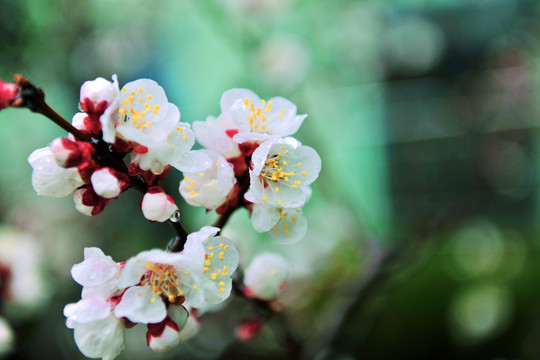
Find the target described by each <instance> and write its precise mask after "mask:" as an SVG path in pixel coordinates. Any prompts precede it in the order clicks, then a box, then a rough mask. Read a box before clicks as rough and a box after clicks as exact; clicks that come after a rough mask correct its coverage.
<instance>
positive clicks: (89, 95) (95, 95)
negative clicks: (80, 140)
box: [80, 77, 118, 115]
mask: <svg viewBox="0 0 540 360" xmlns="http://www.w3.org/2000/svg"><path fill="white" fill-rule="evenodd" d="M117 96H118V87H117V86H116V85H115V84H114V83H112V82H110V81H109V80H106V79H104V78H102V77H98V78H96V79H95V80H92V81H85V82H84V84H83V85H82V86H81V94H80V102H81V107H82V108H83V110H84V111H85V112H86V113H88V114H92V115H101V114H103V113H104V112H105V109H106V108H107V107H108V106H109V104H110V103H111V102H112V101H113V100H114V99H115V98H116V97H117Z"/></svg>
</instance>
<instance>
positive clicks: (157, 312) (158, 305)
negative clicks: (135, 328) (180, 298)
mask: <svg viewBox="0 0 540 360" xmlns="http://www.w3.org/2000/svg"><path fill="white" fill-rule="evenodd" d="M166 315H167V310H166V308H165V304H164V303H163V301H162V300H161V297H160V296H158V295H156V293H154V292H153V291H152V290H151V289H150V288H148V287H146V286H134V287H130V288H129V289H127V290H126V292H125V293H124V294H123V295H122V300H120V303H119V304H118V305H117V306H116V308H115V309H114V316H116V317H126V318H128V319H129V320H130V321H132V322H135V323H143V324H148V323H158V322H160V321H161V320H163V319H164V318H165V316H166Z"/></svg>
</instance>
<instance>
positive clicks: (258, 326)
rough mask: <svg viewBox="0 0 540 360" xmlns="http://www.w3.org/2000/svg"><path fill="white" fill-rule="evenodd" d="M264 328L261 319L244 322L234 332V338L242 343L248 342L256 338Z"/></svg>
mask: <svg viewBox="0 0 540 360" xmlns="http://www.w3.org/2000/svg"><path fill="white" fill-rule="evenodd" d="M263 326H264V322H263V321H262V320H261V319H248V320H244V321H243V322H242V323H241V324H240V325H238V326H237V327H236V329H235V331H234V334H235V335H236V338H237V339H238V340H240V341H242V342H250V341H252V340H253V339H255V337H257V336H258V335H259V334H260V333H261V331H262V328H263Z"/></svg>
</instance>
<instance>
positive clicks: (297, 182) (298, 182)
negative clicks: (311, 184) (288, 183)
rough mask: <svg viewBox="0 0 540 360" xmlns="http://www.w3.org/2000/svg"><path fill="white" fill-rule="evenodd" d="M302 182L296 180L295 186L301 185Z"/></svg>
mask: <svg viewBox="0 0 540 360" xmlns="http://www.w3.org/2000/svg"><path fill="white" fill-rule="evenodd" d="M301 183H302V182H301V181H300V180H295V181H294V185H300V184H301Z"/></svg>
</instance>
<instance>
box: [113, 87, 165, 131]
mask: <svg viewBox="0 0 540 360" xmlns="http://www.w3.org/2000/svg"><path fill="white" fill-rule="evenodd" d="M121 91H122V93H123V94H122V98H123V100H122V105H121V106H120V109H119V110H118V112H119V113H120V114H122V115H124V116H125V117H124V121H127V119H128V118H131V119H132V124H133V125H135V126H138V127H139V128H140V129H144V128H146V127H149V126H151V125H152V123H151V122H150V121H143V119H144V117H145V116H146V114H147V113H148V112H150V113H151V114H153V115H157V114H158V112H159V105H157V104H156V105H151V104H149V102H150V100H152V95H151V94H146V93H145V92H144V89H143V88H139V89H138V90H137V91H131V92H130V93H129V95H128V96H126V95H127V89H126V88H122V90H121Z"/></svg>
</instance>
